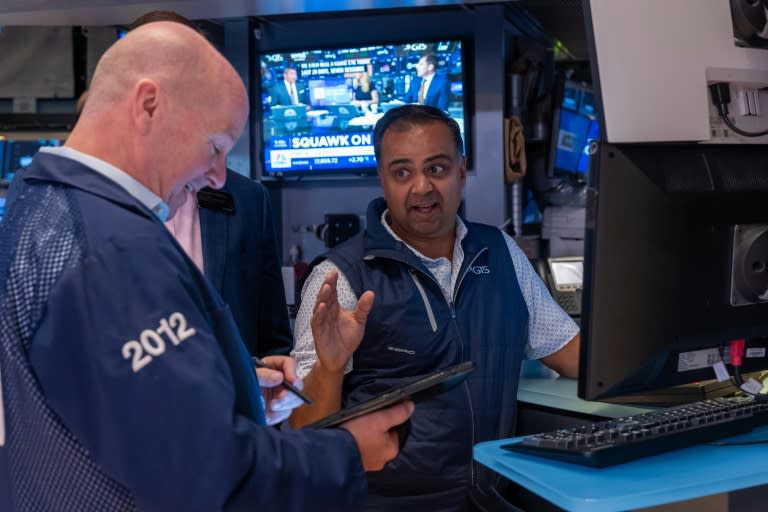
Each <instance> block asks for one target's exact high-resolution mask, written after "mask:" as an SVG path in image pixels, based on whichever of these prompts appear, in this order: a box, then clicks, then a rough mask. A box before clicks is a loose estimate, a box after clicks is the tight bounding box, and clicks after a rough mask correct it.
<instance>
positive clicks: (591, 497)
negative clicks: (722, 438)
mask: <svg viewBox="0 0 768 512" xmlns="http://www.w3.org/2000/svg"><path fill="white" fill-rule="evenodd" d="M515 439H520V438H513V439H506V440H501V441H491V442H487V443H480V444H478V445H476V446H475V449H474V456H475V459H476V460H477V461H478V462H480V463H481V464H484V465H485V466H488V467H489V468H491V469H493V470H494V471H496V472H497V473H500V474H501V475H503V476H504V477H506V478H508V479H509V480H512V481H514V482H517V483H518V484H520V485H522V486H524V487H526V488H527V489H529V490H530V491H532V492H534V493H536V494H538V495H540V496H542V497H543V498H545V499H547V500H549V501H551V502H552V503H554V504H555V505H557V506H559V507H562V508H564V509H566V510H570V511H574V512H582V511H583V512H615V511H623V510H632V509H636V508H642V507H650V506H654V505H662V504H665V503H673V502H677V501H683V500H688V499H693V498H698V497H702V496H709V495H713V494H719V493H723V492H731V491H736V490H739V489H745V488H748V487H754V486H758V485H763V484H768V444H752V445H743V446H713V445H708V444H703V445H698V446H693V447H690V448H684V449H682V450H675V451H671V452H667V453H664V454H661V455H655V456H653V457H645V458H643V459H638V460H636V461H633V462H628V463H625V464H619V465H616V466H611V467H607V468H601V469H598V468H590V467H586V466H579V465H576V464H569V463H566V462H557V461H552V460H548V459H543V458H538V457H534V456H530V455H524V454H518V453H513V452H510V451H507V450H504V449H502V448H501V447H500V446H501V445H503V444H506V443H509V442H511V441H513V440H515ZM737 440H738V441H750V440H768V427H760V428H759V429H755V430H754V431H752V432H751V433H749V434H744V435H741V436H737V437H733V438H730V439H729V441H737Z"/></svg>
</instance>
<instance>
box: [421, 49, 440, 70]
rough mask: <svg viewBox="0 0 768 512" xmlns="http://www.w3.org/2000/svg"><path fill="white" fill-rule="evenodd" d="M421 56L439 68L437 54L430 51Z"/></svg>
mask: <svg viewBox="0 0 768 512" xmlns="http://www.w3.org/2000/svg"><path fill="white" fill-rule="evenodd" d="M421 58H422V59H424V62H426V63H427V64H432V67H433V68H435V69H437V55H435V54H434V53H432V52H430V53H425V54H424V55H422V56H421Z"/></svg>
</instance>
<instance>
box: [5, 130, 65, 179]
mask: <svg viewBox="0 0 768 512" xmlns="http://www.w3.org/2000/svg"><path fill="white" fill-rule="evenodd" d="M62 143H63V141H62V140H61V139H55V138H51V139H47V138H40V139H34V140H15V139H7V140H6V143H5V153H6V154H5V160H4V161H5V164H4V166H3V176H2V177H3V178H4V179H6V180H9V181H10V180H12V179H13V177H14V176H15V175H16V173H17V172H18V171H20V170H22V169H24V168H26V167H27V166H28V165H29V164H30V163H32V158H34V156H35V154H36V153H37V150H38V149H40V148H41V147H44V146H60V145H61V144H62Z"/></svg>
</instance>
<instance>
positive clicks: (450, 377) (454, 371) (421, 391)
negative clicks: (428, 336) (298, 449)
mask: <svg viewBox="0 0 768 512" xmlns="http://www.w3.org/2000/svg"><path fill="white" fill-rule="evenodd" d="M474 368H475V365H474V364H473V363H472V361H464V362H463V363H459V364H457V365H454V366H449V367H448V368H444V369H442V370H438V371H436V372H433V373H430V374H428V375H426V376H424V377H421V378H419V379H417V380H415V381H413V382H411V383H409V384H404V385H402V386H400V387H397V388H394V389H390V390H389V391H385V392H384V393H382V394H380V395H378V396H375V397H373V398H371V399H369V400H366V401H365V402H360V403H359V404H357V405H353V406H352V407H348V408H346V409H342V410H340V411H339V412H336V413H333V414H331V415H330V416H326V417H325V418H322V419H319V420H317V421H316V422H314V423H310V424H309V425H307V427H308V428H329V427H338V426H339V425H340V424H341V423H344V422H345V421H349V420H351V419H353V418H357V417H358V416H363V415H364V414H368V413H369V412H373V411H378V410H379V409H383V408H384V407H388V406H390V405H394V404H396V403H398V402H402V401H403V400H405V399H408V398H409V399H411V400H413V401H414V402H418V401H419V400H424V399H426V398H429V397H432V396H435V395H438V394H440V393H442V392H444V391H448V390H449V389H451V388H453V387H454V386H456V385H457V384H459V383H461V381H463V380H464V378H465V377H466V376H467V375H468V374H469V372H471V371H472V370H474Z"/></svg>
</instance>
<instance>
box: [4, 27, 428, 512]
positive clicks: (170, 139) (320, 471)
mask: <svg viewBox="0 0 768 512" xmlns="http://www.w3.org/2000/svg"><path fill="white" fill-rule="evenodd" d="M213 97H216V98H217V101H215V102H211V101H209V99H210V98H213ZM247 117H248V95H247V92H246V90H245V87H244V85H243V83H242V81H241V79H240V77H239V76H238V74H237V72H236V71H235V70H234V68H233V67H232V66H231V65H230V64H229V63H228V62H227V61H226V59H225V58H224V57H223V56H222V55H221V54H219V53H218V52H217V51H216V50H215V49H214V48H213V47H212V46H211V45H210V44H209V43H208V42H207V41H206V40H205V39H204V38H203V37H202V36H201V35H200V34H198V33H197V32H195V31H194V30H192V29H190V28H188V27H185V26H183V25H181V24H179V23H175V22H161V21H159V22H155V23H149V24H147V25H143V26H141V27H138V28H136V29H135V30H132V31H131V32H130V33H129V34H128V35H126V36H125V37H124V38H123V39H121V40H120V41H118V42H117V43H115V44H114V45H113V46H112V47H111V48H110V49H109V50H107V52H106V53H105V54H104V55H103V56H102V58H101V59H100V61H99V63H98V65H97V66H96V70H95V71H94V74H93V79H92V82H91V87H90V93H89V96H88V101H87V103H86V104H85V106H84V108H83V112H82V113H81V115H80V118H79V120H78V122H77V124H76V125H75V127H74V129H73V130H72V133H71V134H70V136H69V137H68V139H67V142H66V144H65V146H64V147H59V148H48V150H45V151H40V152H39V153H38V154H37V155H36V156H35V158H34V160H33V162H32V164H31V165H30V166H29V167H28V168H27V169H26V170H25V171H24V173H23V174H19V175H18V176H17V179H15V180H14V181H13V184H12V185H11V187H10V190H9V193H8V202H7V208H6V212H5V216H4V218H3V222H2V224H1V225H0V240H2V244H0V322H2V324H3V325H2V328H1V329H0V374H1V378H2V380H1V381H0V382H2V385H1V386H0V509H2V510H3V511H6V510H8V511H14V512H17V511H19V512H22V511H32V510H56V511H61V512H68V511H83V510H105V511H106V510H109V511H126V512H127V511H135V510H152V511H155V510H184V511H211V510H258V511H262V512H266V511H281V512H282V511H296V512H299V511H305V510H322V511H329V512H331V511H332V512H337V511H339V510H344V511H346V510H350V511H352V510H358V509H359V505H360V503H361V501H362V500H363V499H364V498H365V491H366V479H365V471H366V470H368V471H375V470H377V469H379V468H381V467H382V466H383V465H384V463H385V462H386V461H387V460H389V459H391V458H393V457H394V456H395V455H396V453H397V449H398V448H397V436H396V434H395V433H394V432H391V431H390V429H391V428H392V427H393V426H394V425H398V424H399V423H402V422H403V421H405V420H406V419H407V418H408V416H409V415H410V413H411V411H412V407H413V404H410V403H406V404H400V405H397V406H394V407H392V408H389V409H387V410H383V411H380V412H378V413H373V414H370V415H368V416H365V417H361V418H358V419H356V420H352V421H350V422H347V423H345V424H344V425H342V426H341V427H342V428H340V429H328V430H323V431H320V430H308V429H307V430H303V431H298V432H280V431H277V430H275V429H272V428H268V427H266V426H265V411H264V407H263V405H262V400H263V395H262V390H261V389H260V387H259V384H260V383H261V384H262V385H265V387H275V386H276V384H278V382H282V381H283V378H285V379H288V380H294V379H295V375H292V373H293V371H292V364H293V363H292V362H291V360H290V358H288V357H286V356H271V357H270V358H269V359H267V358H265V361H267V364H268V365H269V366H270V368H271V369H266V371H267V372H269V373H270V374H271V375H272V376H274V374H275V373H277V374H278V377H280V378H278V379H276V381H275V382H272V383H270V384H268V385H267V383H266V382H264V381H261V379H260V378H259V380H258V381H257V374H256V372H255V371H254V368H253V364H252V362H251V358H250V356H249V354H248V352H247V350H246V349H245V346H244V345H243V342H242V338H241V337H240V335H239V333H238V330H237V327H236V325H235V323H234V320H233V318H232V315H231V313H230V311H229V308H228V306H227V305H226V304H225V303H224V302H223V300H222V299H221V297H220V295H219V294H218V293H217V292H216V290H215V289H214V287H213V286H212V285H211V283H210V282H209V281H208V280H207V279H206V278H205V277H204V276H203V274H202V273H201V272H200V270H199V269H198V268H197V266H196V265H195V263H194V262H193V261H192V260H191V259H190V258H189V256H188V255H187V254H185V253H184V251H183V249H182V248H181V247H180V246H179V245H178V244H177V243H176V242H175V241H174V240H173V238H172V235H171V234H170V233H169V231H168V230H167V229H166V227H165V226H164V225H163V221H164V220H166V219H167V218H169V217H172V216H173V214H174V213H175V212H174V206H173V205H174V204H180V203H178V202H176V201H174V198H176V197H178V195H179V194H183V193H184V187H185V185H186V184H188V183H197V182H198V181H205V182H207V183H208V184H209V185H211V186H214V187H215V186H217V185H220V184H222V183H223V181H224V180H225V177H226V166H225V159H226V155H227V153H228V152H229V151H230V150H231V149H232V147H233V145H234V144H235V142H236V141H237V139H238V138H239V136H240V135H241V133H242V130H243V126H244V124H245V122H246V119H247ZM340 327H341V328H343V326H340ZM321 349H322V348H321ZM280 374H282V375H280ZM262 375H263V373H262ZM268 391H269V390H267V392H268Z"/></svg>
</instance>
